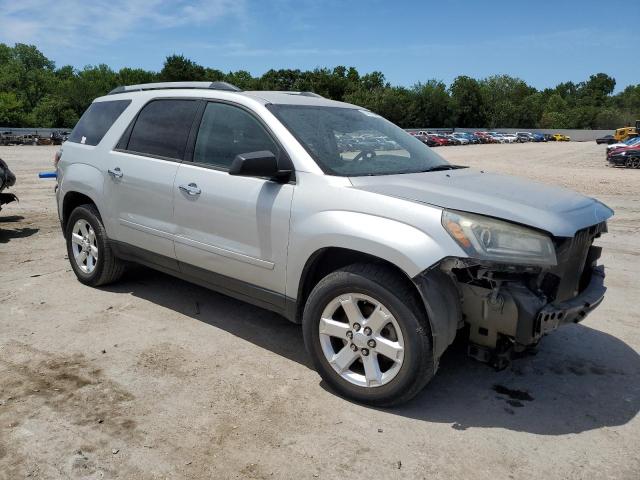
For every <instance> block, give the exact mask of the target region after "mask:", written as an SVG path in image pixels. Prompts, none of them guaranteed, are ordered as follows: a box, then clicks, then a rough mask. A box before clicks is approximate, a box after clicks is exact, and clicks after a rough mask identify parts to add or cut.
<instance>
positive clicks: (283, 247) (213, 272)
mask: <svg viewBox="0 0 640 480" xmlns="http://www.w3.org/2000/svg"><path fill="white" fill-rule="evenodd" d="M263 150H268V151H271V152H273V153H274V154H276V155H279V153H280V150H281V148H280V146H279V145H278V143H277V142H276V140H275V137H274V136H273V135H272V134H271V133H270V132H269V131H268V129H267V128H266V126H265V125H264V124H263V123H262V122H261V121H260V119H259V118H258V117H257V116H255V115H254V114H253V113H252V112H251V111H249V110H247V109H245V108H244V107H240V106H238V105H233V104H229V103H222V102H209V103H207V105H206V108H205V110H204V113H203V115H202V120H201V123H200V127H199V131H198V133H197V137H196V141H195V146H194V148H193V157H192V161H187V160H185V162H183V163H182V164H181V165H180V166H179V168H178V173H177V176H176V180H175V187H174V198H175V201H174V209H175V211H174V218H175V222H176V224H177V228H178V231H177V235H176V237H175V241H176V256H177V258H178V260H179V261H180V262H181V263H180V268H181V269H182V270H183V271H184V272H185V273H187V274H189V275H192V276H196V277H198V278H199V279H201V280H204V281H206V282H209V283H211V284H214V285H216V286H217V287H218V288H222V289H226V290H231V291H234V292H236V293H239V294H245V295H248V296H251V297H252V298H253V300H254V301H255V300H256V299H257V300H261V299H262V300H264V301H266V302H267V303H271V304H274V302H276V303H277V302H281V301H282V302H283V301H284V296H283V294H284V287H285V273H286V272H285V267H286V257H287V245H288V238H289V216H290V211H291V200H292V196H293V190H294V188H295V187H294V185H293V184H289V183H288V184H281V183H276V182H274V181H271V180H269V179H266V178H249V177H238V176H231V175H229V173H228V170H229V167H230V165H231V162H232V161H233V159H234V158H235V157H236V155H238V154H240V153H247V152H255V151H263ZM274 293H275V294H276V295H275V296H274V295H273V294H274Z"/></svg>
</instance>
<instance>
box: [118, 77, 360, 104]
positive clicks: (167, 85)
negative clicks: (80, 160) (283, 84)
mask: <svg viewBox="0 0 640 480" xmlns="http://www.w3.org/2000/svg"><path fill="white" fill-rule="evenodd" d="M151 90H156V91H167V90H171V91H172V92H176V91H177V90H180V91H182V92H181V93H187V92H188V91H192V90H199V91H200V92H201V94H202V93H204V92H206V94H204V95H203V96H205V97H214V98H215V92H216V91H217V92H225V93H226V94H236V95H242V96H245V97H250V98H252V99H254V100H257V101H259V102H261V103H263V104H281V105H308V106H327V107H342V108H360V107H357V106H355V105H351V104H349V103H343V102H337V101H335V100H330V99H328V98H324V97H322V96H320V95H318V94H316V93H313V92H290V91H267V90H256V91H247V92H244V91H242V90H240V89H239V88H238V87H236V86H235V85H231V84H230V83H226V82H156V83H143V84H139V85H128V86H120V87H117V88H114V89H113V90H111V91H110V92H109V93H108V94H107V97H109V96H111V95H117V94H135V93H138V92H145V91H151ZM176 93H177V92H176ZM105 100H106V98H105Z"/></svg>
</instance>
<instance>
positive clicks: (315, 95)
mask: <svg viewBox="0 0 640 480" xmlns="http://www.w3.org/2000/svg"><path fill="white" fill-rule="evenodd" d="M282 93H286V94H288V95H300V96H301V97H314V98H324V97H323V96H322V95H318V94H317V93H314V92H282Z"/></svg>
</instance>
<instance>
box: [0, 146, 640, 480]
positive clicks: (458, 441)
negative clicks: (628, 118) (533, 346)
mask: <svg viewBox="0 0 640 480" xmlns="http://www.w3.org/2000/svg"><path fill="white" fill-rule="evenodd" d="M604 148H605V147H604V146H597V145H595V144H594V143H592V142H591V143H568V144H564V143H562V144H524V145H478V146H466V147H447V148H441V149H439V150H438V151H439V152H440V153H441V154H442V155H444V156H445V157H446V158H448V159H449V160H450V161H452V162H454V163H460V164H466V165H471V166H474V167H478V168H481V169H486V170H491V171H497V172H504V173H510V174H518V175H522V176H525V177H530V178H533V179H537V180H540V181H543V182H546V183H553V184H560V185H564V186H567V187H570V188H573V189H575V190H578V191H581V192H583V193H585V194H588V195H593V196H597V197H598V198H600V199H601V200H603V201H604V202H605V203H607V204H608V205H610V206H611V207H613V208H614V209H615V210H616V216H615V217H614V219H613V220H612V221H611V222H610V232H609V234H607V235H605V236H604V237H603V238H602V239H601V240H600V243H601V244H602V245H603V246H604V247H605V250H604V255H603V262H604V263H605V264H606V265H607V267H608V277H607V284H608V286H609V288H610V289H609V292H608V294H607V298H606V299H605V301H604V303H603V304H602V306H601V307H600V308H599V309H597V310H596V311H595V312H594V313H593V314H592V315H591V316H589V317H588V318H587V319H586V321H585V322H584V323H583V324H581V325H571V326H567V327H565V328H563V329H561V330H559V331H557V332H555V333H554V334H552V335H550V336H548V337H547V338H545V339H544V341H543V342H542V344H541V346H540V348H539V350H538V353H537V355H535V356H530V357H527V358H524V359H520V360H517V361H516V362H515V363H514V364H513V365H512V367H511V368H509V369H507V370H505V371H502V372H495V371H493V370H492V369H490V368H488V367H487V366H485V365H482V364H479V363H476V362H474V361H472V360H470V359H467V358H466V357H465V355H464V353H463V351H462V349H460V348H458V349H455V348H454V349H452V350H451V351H449V352H447V354H446V355H445V357H444V358H443V360H442V363H441V369H440V371H439V372H438V375H437V376H436V378H435V380H434V381H433V382H432V383H431V384H430V385H428V386H427V388H426V389H425V390H424V391H423V392H422V393H421V394H420V395H419V396H418V397H417V398H416V399H415V400H413V401H412V402H410V403H409V404H407V405H405V406H402V407H400V408H395V409H391V410H379V409H373V408H367V407H364V406H360V405H356V404H354V403H350V402H348V401H345V400H343V399H341V398H339V397H337V396H335V395H334V394H332V393H331V392H330V391H329V390H328V389H327V387H326V386H325V385H324V384H323V383H322V382H321V381H320V378H319V377H318V375H317V374H316V373H315V372H314V371H313V370H312V369H311V367H310V363H309V360H308V358H307V355H306V353H305V351H304V347H303V344H302V335H301V329H300V328H299V327H298V326H296V325H292V324H290V323H288V322H287V321H286V320H284V319H282V318H280V317H278V316H276V315H274V314H271V313H269V312H266V311H264V310H260V309H258V308H255V307H252V306H249V305H245V304H242V303H240V302H238V301H235V300H232V299H229V298H226V297H224V296H221V295H218V294H216V293H212V292H209V291H207V290H204V289H202V288H199V287H196V286H193V285H191V284H188V283H186V282H183V281H180V280H176V279H174V278H171V277H168V276H166V275H163V274H159V273H156V272H154V271H151V270H148V269H143V268H140V269H138V270H136V271H134V272H132V273H131V274H130V275H128V277H127V278H126V279H125V280H124V281H123V282H121V283H119V284H117V285H114V286H110V287H108V288H101V289H92V288H89V287H85V286H83V285H81V284H80V283H79V282H77V281H76V280H75V278H74V275H73V273H72V271H71V269H70V267H69V264H68V261H67V260H66V258H65V253H66V252H65V247H64V241H63V238H62V235H61V233H60V229H59V225H58V223H57V217H56V211H55V204H54V195H53V185H54V184H53V182H52V181H50V180H49V181H47V180H38V179H37V177H36V173H37V172H38V171H42V170H48V169H50V168H51V158H52V156H53V152H54V149H53V148H51V147H0V157H2V158H4V159H5V160H6V161H7V162H8V163H9V165H10V166H11V168H12V169H13V170H14V171H15V173H16V174H17V176H18V182H17V185H16V187H15V190H14V191H15V192H16V193H17V194H18V195H19V197H20V203H19V204H12V205H9V206H8V207H6V209H5V210H3V211H2V213H1V214H0V312H1V313H0V478H1V479H18V478H25V477H29V478H90V479H93V478H126V479H132V478H140V479H151V478H154V479H155V478H194V479H195V478H258V479H260V478H283V479H289V478H291V479H303V478H389V479H391V478H406V479H414V478H430V479H431V478H442V479H450V478H473V479H474V480H479V479H492V480H494V479H502V478H536V479H539V478H544V479H553V478H563V479H564V478H571V479H574V478H575V479H577V478H588V479H591V478H611V479H613V478H619V479H638V478H640V457H639V455H638V451H639V447H640V420H639V419H638V415H637V413H638V410H639V409H640V357H639V356H638V348H639V347H640V333H639V332H640V330H639V329H638V320H639V319H640V317H639V314H638V310H637V308H636V306H635V304H634V303H633V301H634V300H635V301H637V300H638V298H639V297H638V293H637V285H638V284H639V283H640V273H639V272H640V249H639V248H638V243H639V242H640V188H639V187H640V171H638V170H635V171H633V170H624V169H613V168H608V167H606V165H605V162H604ZM496 385H500V386H503V387H506V388H507V389H511V390H513V391H509V390H504V389H499V390H500V392H502V393H499V392H497V391H496V390H495V386H496ZM523 391H526V392H528V395H522V392H523Z"/></svg>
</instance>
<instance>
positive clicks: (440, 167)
mask: <svg viewBox="0 0 640 480" xmlns="http://www.w3.org/2000/svg"><path fill="white" fill-rule="evenodd" d="M459 168H469V167H466V166H464V165H436V166H435V167H430V168H427V169H426V170H422V172H440V171H442V170H458V169H459Z"/></svg>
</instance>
